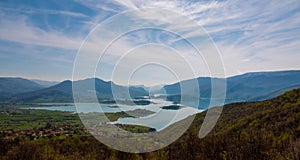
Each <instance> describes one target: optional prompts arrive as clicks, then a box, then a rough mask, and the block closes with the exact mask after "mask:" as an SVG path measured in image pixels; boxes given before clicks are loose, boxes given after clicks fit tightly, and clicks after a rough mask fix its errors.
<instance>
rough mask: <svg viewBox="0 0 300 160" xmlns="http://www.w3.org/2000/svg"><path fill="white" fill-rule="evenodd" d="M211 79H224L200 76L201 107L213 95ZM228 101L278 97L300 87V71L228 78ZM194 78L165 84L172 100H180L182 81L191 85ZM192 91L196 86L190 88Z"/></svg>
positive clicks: (248, 74)
mask: <svg viewBox="0 0 300 160" xmlns="http://www.w3.org/2000/svg"><path fill="white" fill-rule="evenodd" d="M211 80H215V81H224V79H220V78H210V77H199V78H197V82H198V85H199V88H200V98H201V99H204V100H203V102H202V103H203V104H200V107H205V106H207V105H208V104H209V100H207V99H209V98H210V96H211ZM225 80H226V83H227V89H226V103H232V102H249V101H260V100H265V99H270V98H273V97H276V96H278V95H280V94H282V93H284V92H285V91H287V90H290V89H293V88H298V87H300V71H277V72H253V73H246V74H243V75H238V76H233V77H229V78H226V79H225ZM192 82H193V80H185V81H182V82H178V83H175V84H171V85H166V86H164V90H165V91H166V93H167V94H168V99H169V100H171V101H179V100H180V97H181V96H182V95H181V93H180V83H181V84H184V86H192V85H189V84H191V83H192ZM187 90H188V91H189V92H187V93H192V92H193V90H194V88H188V89H187Z"/></svg>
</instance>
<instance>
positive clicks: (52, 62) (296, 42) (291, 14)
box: [0, 0, 300, 85]
mask: <svg viewBox="0 0 300 160" xmlns="http://www.w3.org/2000/svg"><path fill="white" fill-rule="evenodd" d="M148 7H153V8H164V9H169V10H171V11H174V12H177V13H179V14H182V15H184V16H187V17H189V18H190V19H192V20H193V21H195V22H196V23H197V24H198V25H200V26H202V27H203V28H204V29H205V30H206V32H207V33H208V34H209V35H210V37H211V38H212V40H213V41H214V43H215V45H216V47H217V48H218V49H219V51H220V54H221V56H222V59H223V63H224V69H225V73H226V76H232V75H237V74H241V73H245V72H252V71H273V70H289V69H300V63H299V59H300V52H299V51H300V36H299V35H300V2H299V1H297V0H295V1H279V0H274V1H260V0H257V1H255V0H254V1H235V0H232V1H189V0H180V1H179V0H178V1H177V0H172V1H167V0H162V1H161V0H160V1H157V0H152V1H141V0H111V1H103V0H100V1H98V0H75V1H71V0H63V1H61V0H47V1H41V0H36V1H34V0H33V1H21V0H19V1H17V0H2V1H0V58H1V59H0V76H2V77H6V76H13V77H25V78H31V79H43V80H53V81H62V80H65V79H72V71H73V64H74V60H75V57H76V54H77V51H78V49H79V47H80V45H81V43H82V42H83V40H84V39H85V37H86V36H87V35H88V33H89V32H90V31H91V30H92V29H93V28H94V27H96V25H97V24H99V23H102V22H103V21H104V20H106V19H108V18H110V17H111V16H114V15H117V14H119V13H122V12H124V11H127V10H132V9H139V8H148ZM153 16H154V17H155V16H157V17H159V16H160V15H153ZM174 23H176V22H175V21H174ZM119 25H122V24H121V22H120V24H119ZM170 39H176V36H174V35H172V34H170V33H168V32H161V31H160V32H158V31H155V30H147V31H139V32H135V33H132V34H130V35H127V36H124V37H123V38H122V39H121V40H120V42H118V43H116V44H115V45H116V47H115V48H117V49H118V50H113V51H112V52H113V53H116V54H115V55H112V56H111V57H114V56H115V57H118V55H119V54H117V52H122V51H126V49H127V50H128V49H130V48H132V47H133V46H136V45H140V44H144V43H149V42H155V43H162V44H167V43H169V42H170V41H169V40H170ZM174 45H175V44H173V46H174ZM181 46H182V45H181ZM158 48H160V49H162V50H156V52H160V51H161V52H163V51H165V52H168V51H166V49H165V48H163V47H158ZM179 48H180V47H179ZM183 49H184V48H183ZM141 52H142V50H141ZM149 54H151V53H150V52H149ZM185 55H186V56H189V53H188V52H187V53H186V54H185ZM111 57H109V56H108V57H107V58H104V60H103V62H102V65H103V66H105V67H106V68H109V69H107V70H104V71H103V74H101V73H99V75H97V76H99V77H100V78H104V79H106V80H109V79H110V78H109V76H107V75H109V73H110V69H111V68H112V67H113V66H114V65H113V64H112V60H111V59H110V58H111ZM134 58H135V60H138V58H139V57H138V56H134ZM170 60H172V59H170ZM128 62H129V63H133V62H130V60H128ZM194 63H195V64H196V63H197V62H194ZM179 66H180V65H179ZM105 67H104V68H105ZM199 67H200V68H201V65H199ZM99 70H101V69H99ZM147 72H148V73H149V74H150V73H151V72H153V73H157V72H158V70H157V69H155V68H152V69H148V70H147ZM160 74H162V75H168V74H167V73H165V71H161V73H160ZM141 76H142V77H144V76H145V75H141ZM168 76H169V75H168ZM197 76H209V75H208V73H207V72H199V73H197ZM153 77H156V78H152V79H151V77H145V78H144V79H138V78H137V79H136V84H139V83H141V82H139V81H147V82H143V83H145V84H147V85H152V84H158V83H170V82H173V81H172V80H171V79H165V78H161V79H162V80H161V81H157V79H159V76H158V75H157V74H156V75H155V76H153ZM186 78H189V77H186ZM155 80H156V81H155ZM120 83H123V82H120Z"/></svg>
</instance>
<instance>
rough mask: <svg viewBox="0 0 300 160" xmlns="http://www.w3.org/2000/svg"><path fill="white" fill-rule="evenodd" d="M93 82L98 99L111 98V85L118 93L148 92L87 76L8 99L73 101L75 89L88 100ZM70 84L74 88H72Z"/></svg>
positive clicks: (30, 101)
mask: <svg viewBox="0 0 300 160" xmlns="http://www.w3.org/2000/svg"><path fill="white" fill-rule="evenodd" d="M91 83H95V91H96V95H97V96H98V99H108V98H112V97H113V94H112V87H113V88H114V89H115V90H116V91H117V93H118V94H122V93H125V92H127V90H128V89H129V93H130V95H131V97H138V96H146V95H148V92H147V91H145V89H143V88H141V87H129V88H128V87H125V86H120V85H116V84H114V83H113V82H111V81H103V80H101V79H98V78H95V79H94V78H89V79H85V80H79V81H74V82H73V83H72V81H69V80H67V81H63V82H61V83H59V84H57V85H54V86H51V87H49V88H44V89H41V90H38V91H33V92H27V93H23V94H18V95H16V96H13V97H12V98H11V99H10V102H14V103H46V102H47V103H55V102H73V92H72V91H73V89H75V90H76V92H74V93H75V95H76V96H79V97H80V98H82V99H83V101H85V102H86V101H90V95H91V94H94V88H93V87H91V86H90V84H91ZM72 85H73V87H74V88H72Z"/></svg>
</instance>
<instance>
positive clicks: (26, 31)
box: [0, 15, 82, 50]
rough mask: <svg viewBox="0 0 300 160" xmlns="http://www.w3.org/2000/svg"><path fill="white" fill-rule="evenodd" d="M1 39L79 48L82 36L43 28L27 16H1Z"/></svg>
mask: <svg viewBox="0 0 300 160" xmlns="http://www.w3.org/2000/svg"><path fill="white" fill-rule="evenodd" d="M0 35H1V36H0V39H1V40H4V41H11V42H17V43H21V44H28V45H37V46H45V47H55V48H61V49H67V50H77V49H78V48H79V46H80V44H81V41H82V39H81V38H76V37H75V38H74V37H68V36H66V35H65V34H64V33H63V32H58V31H55V30H48V31H45V30H42V29H40V28H38V27H36V26H34V25H32V24H30V23H29V22H28V21H27V18H26V17H25V16H17V17H10V16H4V15H2V16H1V21H0Z"/></svg>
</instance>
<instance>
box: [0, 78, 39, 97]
mask: <svg viewBox="0 0 300 160" xmlns="http://www.w3.org/2000/svg"><path fill="white" fill-rule="evenodd" d="M42 88H44V87H43V86H41V85H39V84H37V83H35V82H33V81H30V80H28V79H24V78H20V77H0V100H4V99H7V98H9V97H11V96H12V95H15V94H20V93H25V92H31V91H35V90H39V89H42Z"/></svg>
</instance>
